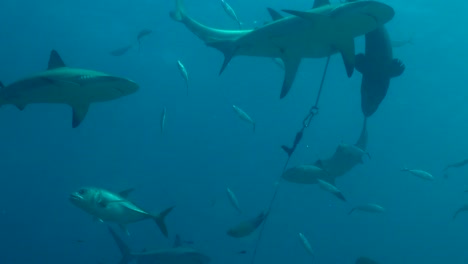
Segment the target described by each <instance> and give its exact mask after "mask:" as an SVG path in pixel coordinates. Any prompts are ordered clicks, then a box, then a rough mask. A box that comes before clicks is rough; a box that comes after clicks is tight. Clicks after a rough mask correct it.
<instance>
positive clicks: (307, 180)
mask: <svg viewBox="0 0 468 264" xmlns="http://www.w3.org/2000/svg"><path fill="white" fill-rule="evenodd" d="M367 138H368V133H367V118H364V122H363V126H362V130H361V134H360V136H359V138H358V140H357V141H356V143H355V144H345V143H341V144H340V145H339V146H338V147H337V149H336V151H335V153H334V154H333V155H332V156H331V157H329V158H327V159H319V160H317V161H315V162H312V163H310V164H301V165H298V166H295V167H292V168H289V169H287V170H286V171H285V172H284V173H283V174H282V176H281V177H282V178H283V179H284V180H286V181H288V182H292V183H297V184H318V185H319V186H320V187H321V188H322V189H324V190H326V191H328V192H330V193H332V194H333V195H335V196H336V197H337V198H339V199H340V200H342V201H346V198H345V197H344V196H343V194H342V193H341V191H340V190H339V189H338V188H337V187H336V185H335V181H336V178H338V177H340V176H343V175H344V174H346V173H347V172H348V171H350V170H351V169H352V168H354V167H355V166H356V165H357V164H361V163H363V160H362V158H363V156H364V155H365V154H367V152H366V151H365V150H366V148H367Z"/></svg>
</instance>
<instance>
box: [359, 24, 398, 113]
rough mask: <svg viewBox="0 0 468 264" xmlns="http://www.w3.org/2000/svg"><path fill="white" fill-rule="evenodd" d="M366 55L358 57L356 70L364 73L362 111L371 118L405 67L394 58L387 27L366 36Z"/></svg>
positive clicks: (381, 27) (379, 28)
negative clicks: (391, 80) (391, 84)
mask: <svg viewBox="0 0 468 264" xmlns="http://www.w3.org/2000/svg"><path fill="white" fill-rule="evenodd" d="M365 39H366V48H365V54H362V53H360V54H358V55H356V70H357V71H359V72H360V73H362V82H361V110H362V113H363V114H364V116H366V117H369V116H371V115H373V114H374V113H375V111H377V109H378V107H379V105H380V104H381V103H382V101H383V99H384V98H385V96H386V95H387V91H388V88H389V86H390V79H391V78H394V77H398V76H400V75H401V74H402V73H403V72H404V71H405V65H404V64H403V63H402V62H401V61H400V60H399V59H394V58H393V51H392V43H391V40H390V37H389V35H388V32H387V29H386V28H385V26H383V25H382V26H380V27H378V28H377V29H376V30H374V31H372V32H369V33H367V34H366V37H365Z"/></svg>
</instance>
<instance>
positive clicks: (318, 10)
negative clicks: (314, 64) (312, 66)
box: [170, 0, 395, 98]
mask: <svg viewBox="0 0 468 264" xmlns="http://www.w3.org/2000/svg"><path fill="white" fill-rule="evenodd" d="M175 1H176V9H175V11H172V12H171V13H170V16H171V17H172V19H174V20H175V21H178V22H180V23H182V24H184V25H185V27H186V28H187V29H188V30H189V31H191V32H192V33H193V34H195V35H196V36H197V37H198V38H199V39H200V40H202V41H203V42H204V43H205V44H206V45H207V46H209V47H212V48H215V49H217V50H219V51H220V52H222V53H223V54H224V62H223V64H222V66H221V69H220V71H219V74H222V73H223V71H224V70H225V69H226V66H227V65H228V64H229V62H230V61H231V59H232V58H234V57H236V56H252V57H267V58H280V59H281V60H282V61H283V63H284V66H285V72H284V79H283V85H282V88H281V93H280V98H284V97H285V96H286V95H287V94H288V92H289V90H290V89H291V87H292V84H293V82H294V79H295V77H296V73H297V70H298V68H299V65H300V63H301V61H302V59H303V58H325V57H329V56H331V55H333V54H337V53H339V54H341V57H342V58H343V62H344V65H345V69H346V73H347V75H348V77H351V76H352V74H353V71H354V64H355V47H354V38H356V37H358V36H361V35H364V34H366V33H369V32H371V31H373V30H375V29H376V28H378V27H379V26H382V25H384V24H385V23H387V22H389V21H390V20H391V19H392V18H393V16H394V15H395V11H394V10H393V8H392V7H390V6H388V5H386V4H384V3H380V2H377V1H358V2H345V3H339V4H330V2H329V1H324V0H320V1H317V2H316V3H315V4H314V6H313V8H312V9H310V10H307V11H296V10H283V12H285V13H287V14H289V15H288V16H283V15H281V14H280V13H278V12H276V11H274V10H273V11H274V12H271V11H269V12H270V15H272V14H273V15H272V18H273V21H272V22H270V23H265V24H264V25H262V26H260V27H257V28H255V29H245V30H225V29H217V28H211V27H208V26H206V25H203V24H201V23H200V22H198V21H196V20H195V19H193V18H192V17H190V16H189V15H188V14H187V12H186V9H185V6H184V2H183V0H175ZM268 10H272V9H268Z"/></svg>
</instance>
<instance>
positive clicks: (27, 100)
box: [0, 50, 139, 128]
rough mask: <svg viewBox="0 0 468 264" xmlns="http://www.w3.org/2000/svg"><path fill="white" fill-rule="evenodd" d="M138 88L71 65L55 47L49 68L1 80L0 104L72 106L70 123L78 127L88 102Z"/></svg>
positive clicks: (128, 92)
mask: <svg viewBox="0 0 468 264" xmlns="http://www.w3.org/2000/svg"><path fill="white" fill-rule="evenodd" d="M138 89H139V86H138V84H137V83H135V82H133V81H131V80H129V79H125V78H121V77H116V76H112V75H109V74H105V73H102V72H98V71H93V70H86V69H78V68H70V67H67V66H66V65H65V63H64V62H63V60H62V58H61V57H60V55H59V54H58V52H57V51H56V50H52V51H51V53H50V58H49V64H48V68H47V70H45V71H42V72H39V73H36V74H34V75H31V76H29V77H26V78H23V79H20V80H18V81H15V82H13V83H11V84H9V85H8V86H5V85H4V84H3V83H1V82H0V106H2V105H8V104H12V105H15V106H16V107H17V108H18V109H19V110H21V111H22V110H24V108H25V107H26V106H27V105H28V104H37V103H48V104H67V105H69V106H70V107H71V108H72V110H73V118H72V127H73V128H76V127H78V126H79V125H80V124H81V123H82V121H83V120H84V118H85V117H86V114H87V113H88V109H89V106H90V104H92V103H96V102H104V101H110V100H114V99H117V98H120V97H123V96H126V95H129V94H132V93H135V92H136V91H137V90H138Z"/></svg>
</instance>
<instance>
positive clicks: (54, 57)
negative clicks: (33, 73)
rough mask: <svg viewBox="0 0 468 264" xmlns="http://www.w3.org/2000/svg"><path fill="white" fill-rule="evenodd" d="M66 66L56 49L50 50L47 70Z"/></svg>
mask: <svg viewBox="0 0 468 264" xmlns="http://www.w3.org/2000/svg"><path fill="white" fill-rule="evenodd" d="M63 67H67V66H66V65H65V63H64V62H63V60H62V58H61V57H60V55H59V54H58V52H57V51H56V50H52V51H51V52H50V57H49V65H48V67H47V70H53V69H57V68H63Z"/></svg>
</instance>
